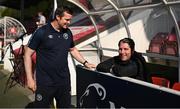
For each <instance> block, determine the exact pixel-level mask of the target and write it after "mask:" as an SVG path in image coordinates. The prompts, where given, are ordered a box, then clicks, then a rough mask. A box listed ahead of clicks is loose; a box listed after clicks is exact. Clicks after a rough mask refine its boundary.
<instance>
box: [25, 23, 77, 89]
mask: <svg viewBox="0 0 180 109" xmlns="http://www.w3.org/2000/svg"><path fill="white" fill-rule="evenodd" d="M28 47H30V48H31V49H33V50H36V53H37V59H36V78H37V85H41V86H44V85H45V86H58V85H65V84H70V74H69V69H68V61H67V56H68V52H69V49H70V48H72V47H74V43H73V36H72V33H71V31H70V30H69V29H63V30H61V31H60V32H57V31H56V30H54V28H53V27H52V26H51V24H50V23H48V24H47V25H45V26H43V27H42V28H39V29H37V30H36V31H35V33H34V34H33V35H32V37H31V39H30V40H29V42H28Z"/></svg>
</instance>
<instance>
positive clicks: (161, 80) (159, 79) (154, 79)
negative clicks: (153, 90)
mask: <svg viewBox="0 0 180 109" xmlns="http://www.w3.org/2000/svg"><path fill="white" fill-rule="evenodd" d="M151 79H152V83H153V84H156V85H159V86H163V87H168V88H169V87H170V81H169V80H168V79H166V78H163V77H155V76H153V77H151Z"/></svg>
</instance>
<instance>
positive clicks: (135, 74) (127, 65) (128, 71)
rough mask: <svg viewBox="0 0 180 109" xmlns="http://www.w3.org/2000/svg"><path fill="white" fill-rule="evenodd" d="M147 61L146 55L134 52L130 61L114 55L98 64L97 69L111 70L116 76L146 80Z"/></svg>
mask: <svg viewBox="0 0 180 109" xmlns="http://www.w3.org/2000/svg"><path fill="white" fill-rule="evenodd" d="M145 65H146V61H145V59H144V57H143V56H142V55H141V54H140V53H137V52H134V54H133V56H132V57H131V59H130V60H129V61H121V60H120V59H119V56H114V57H112V58H110V59H108V60H106V61H104V62H101V63H99V64H98V65H97V68H96V70H97V71H100V72H109V73H112V74H113V75H115V76H119V77H121V76H127V77H132V78H135V79H139V80H146V66H145Z"/></svg>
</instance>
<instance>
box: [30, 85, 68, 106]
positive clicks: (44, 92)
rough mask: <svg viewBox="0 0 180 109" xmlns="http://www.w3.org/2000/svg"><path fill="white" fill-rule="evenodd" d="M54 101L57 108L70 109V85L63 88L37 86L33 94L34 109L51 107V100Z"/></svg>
mask: <svg viewBox="0 0 180 109" xmlns="http://www.w3.org/2000/svg"><path fill="white" fill-rule="evenodd" d="M54 98H55V100H56V106H57V108H70V105H71V88H70V85H64V86H51V87H49V86H38V87H37V90H36V92H35V102H34V103H33V104H34V106H33V107H35V108H50V107H52V103H53V99H54Z"/></svg>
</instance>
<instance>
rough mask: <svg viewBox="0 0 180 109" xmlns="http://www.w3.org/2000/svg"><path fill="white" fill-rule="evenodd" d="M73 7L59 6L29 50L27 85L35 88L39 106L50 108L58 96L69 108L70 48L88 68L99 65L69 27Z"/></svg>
mask: <svg viewBox="0 0 180 109" xmlns="http://www.w3.org/2000/svg"><path fill="white" fill-rule="evenodd" d="M72 14H73V13H72V10H71V9H69V8H68V7H66V6H64V7H61V8H57V10H56V11H55V18H54V20H53V21H52V22H50V23H48V24H46V25H44V26H42V27H41V28H39V29H37V30H36V31H35V32H34V33H33V35H32V37H31V39H30V40H29V42H28V47H27V48H26V50H25V58H24V62H25V70H26V75H27V86H28V88H29V89H31V90H32V91H33V92H35V102H34V106H35V107H40V108H49V107H50V105H51V103H52V102H53V98H55V99H56V103H57V104H56V105H57V108H60V107H63V108H68V107H70V104H71V94H70V90H71V88H70V73H69V69H68V61H67V57H68V52H70V53H71V54H72V56H73V57H74V58H75V59H76V60H77V61H79V62H80V63H82V64H83V65H84V66H85V67H87V68H95V67H96V66H95V65H94V64H90V63H88V62H87V61H86V60H85V59H84V58H83V56H82V55H81V54H80V53H79V51H78V50H77V49H76V47H75V46H74V43H73V36H72V33H71V31H70V29H68V25H69V24H70V20H71V19H72ZM35 51H36V54H37V58H36V77H35V78H34V76H33V73H32V72H33V71H32V60H31V56H32V54H33V53H34V52H35Z"/></svg>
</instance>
